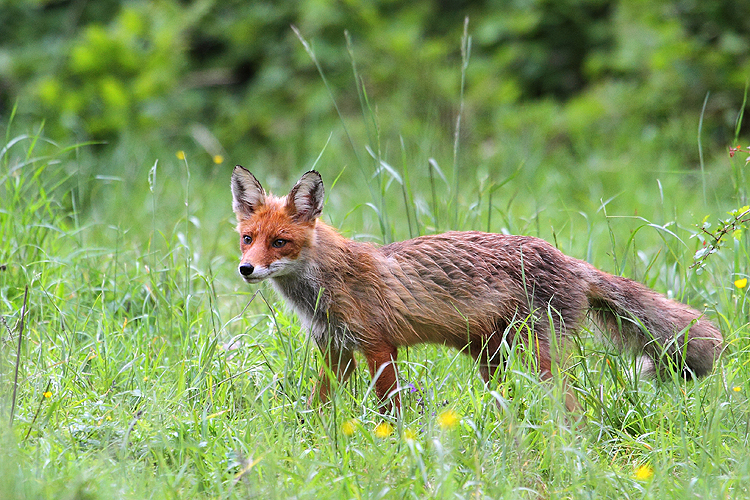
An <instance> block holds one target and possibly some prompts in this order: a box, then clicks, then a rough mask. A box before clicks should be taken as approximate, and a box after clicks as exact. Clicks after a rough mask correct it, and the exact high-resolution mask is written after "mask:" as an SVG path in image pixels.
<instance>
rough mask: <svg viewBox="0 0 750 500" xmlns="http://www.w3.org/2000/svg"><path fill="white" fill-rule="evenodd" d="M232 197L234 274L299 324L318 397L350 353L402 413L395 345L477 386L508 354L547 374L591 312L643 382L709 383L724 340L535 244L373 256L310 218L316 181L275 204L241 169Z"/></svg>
mask: <svg viewBox="0 0 750 500" xmlns="http://www.w3.org/2000/svg"><path fill="white" fill-rule="evenodd" d="M232 193H233V208H234V211H235V213H236V215H237V219H238V225H237V230H238V231H239V233H240V247H241V251H242V258H241V261H240V266H239V272H240V274H241V275H242V277H243V279H245V281H247V282H248V283H257V282H259V281H262V280H265V279H269V280H270V281H271V283H272V284H273V286H274V288H275V289H276V290H277V291H278V292H279V293H280V295H281V296H282V297H284V298H285V300H286V301H287V302H288V303H289V304H290V305H291V306H292V308H293V309H294V310H295V311H296V312H297V314H298V316H299V317H300V319H301V321H302V322H303V324H304V325H305V326H306V327H307V328H309V330H310V333H311V335H312V337H313V338H314V339H315V341H316V343H317V344H318V346H319V348H320V349H321V351H322V352H323V355H324V361H325V366H324V367H323V368H322V369H321V381H320V385H319V390H318V394H319V397H320V399H321V400H322V401H325V400H327V398H328V393H329V388H330V385H329V381H328V377H327V371H328V370H330V372H331V373H332V374H333V375H335V376H336V377H337V378H338V379H339V380H342V381H343V380H346V379H347V378H348V377H349V375H350V374H351V372H352V371H353V369H354V367H355V361H354V358H353V353H354V352H355V351H360V352H362V353H363V354H364V357H365V359H366V360H367V363H368V367H369V369H370V373H371V375H372V377H373V379H374V383H375V390H376V393H377V395H378V397H379V398H380V400H381V402H382V403H383V407H384V408H387V407H388V406H389V404H388V402H387V399H388V397H389V396H392V397H393V400H394V401H395V403H396V405H397V406H399V405H400V400H399V398H398V391H397V388H398V385H397V373H396V368H395V361H396V359H397V354H398V347H401V346H409V345H413V344H418V343H423V342H431V343H439V344H445V345H448V346H452V347H455V348H457V349H460V350H462V352H465V353H467V354H469V355H471V356H472V358H474V359H475V360H476V362H477V364H478V366H479V370H480V373H481V375H482V377H483V379H484V380H485V382H487V383H489V382H490V381H491V380H492V379H493V377H494V376H495V375H496V373H497V372H498V370H499V369H500V368H502V366H503V362H504V359H503V353H504V352H507V347H506V348H505V349H504V346H509V345H521V346H528V348H529V349H532V350H533V355H534V357H535V359H536V367H537V369H538V370H539V373H540V376H541V377H542V378H549V377H551V376H552V362H553V359H554V358H555V356H556V351H555V346H561V345H564V344H565V340H566V338H567V337H568V336H569V335H570V334H572V333H575V332H577V331H578V330H579V329H580V328H581V326H582V324H583V322H584V321H585V320H586V318H587V313H588V312H589V311H591V312H592V316H593V318H594V319H595V320H597V322H598V323H599V324H601V325H602V326H603V327H604V328H605V329H606V330H607V331H608V332H609V335H610V338H611V339H612V340H613V341H614V343H615V344H616V345H617V346H619V347H620V348H622V349H623V350H631V351H635V352H637V353H641V354H642V355H644V359H645V361H644V363H643V364H642V366H643V368H644V370H645V371H646V372H655V373H660V372H664V371H666V370H668V369H677V370H680V371H682V372H684V373H685V374H686V375H688V376H692V375H695V376H700V375H705V374H706V373H708V372H710V370H711V369H712V366H713V363H714V360H715V359H716V358H717V357H718V355H719V353H720V350H721V344H722V337H721V334H720V332H719V331H718V330H717V329H716V328H715V327H714V326H713V325H712V324H711V323H710V322H708V321H707V320H705V319H703V318H702V315H701V313H699V312H698V311H695V310H694V309H691V308H689V307H688V306H685V305H683V304H680V303H678V302H675V301H672V300H669V299H667V298H666V297H664V296H663V295H661V294H658V293H657V292H654V291H653V290H651V289H649V288H647V287H645V286H643V285H641V284H640V283H637V282H634V281H631V280H628V279H626V278H621V277H616V276H612V275H609V274H607V273H604V272H602V271H600V270H598V269H596V268H594V267H593V266H591V265H590V264H588V263H586V262H584V261H581V260H578V259H575V258H572V257H568V256H566V255H564V254H563V253H562V252H560V251H559V250H557V249H555V248H554V247H552V246H551V245H549V244H548V243H547V242H545V241H544V240H541V239H538V238H533V237H528V236H508V235H500V234H492V233H482V232H476V231H467V232H458V231H454V232H448V233H444V234H439V235H432V236H422V237H419V238H414V239H411V240H407V241H402V242H397V243H391V244H389V245H385V246H382V247H377V246H375V245H373V244H370V243H359V242H354V241H351V240H349V239H346V238H344V237H342V236H341V235H339V234H338V233H337V232H336V231H335V230H334V229H333V228H331V227H330V226H328V225H326V224H325V223H323V222H322V221H321V220H320V219H319V216H320V213H321V211H322V207H323V198H324V189H323V183H322V179H321V178H320V175H319V174H318V173H317V172H315V171H311V172H307V173H306V174H304V175H303V176H302V178H301V179H300V180H299V181H298V182H297V184H296V185H295V186H294V187H293V188H292V190H291V191H290V192H289V194H287V195H286V196H285V197H282V198H277V197H275V196H273V195H270V194H268V193H266V192H265V191H264V190H263V188H262V186H261V185H260V183H259V182H258V181H257V179H256V178H255V177H254V176H253V175H252V174H251V173H250V172H248V171H247V170H245V169H244V168H242V167H239V166H238V167H236V168H235V171H234V173H233V175H232ZM567 403H568V406H569V407H570V406H574V405H575V404H574V402H572V401H568V402H567Z"/></svg>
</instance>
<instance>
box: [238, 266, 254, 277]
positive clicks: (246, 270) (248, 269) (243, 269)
mask: <svg viewBox="0 0 750 500" xmlns="http://www.w3.org/2000/svg"><path fill="white" fill-rule="evenodd" d="M254 270H255V268H254V267H253V266H252V264H240V274H241V275H242V276H244V277H248V276H250V275H251V274H253V271H254Z"/></svg>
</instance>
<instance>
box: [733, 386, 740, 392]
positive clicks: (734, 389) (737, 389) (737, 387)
mask: <svg viewBox="0 0 750 500" xmlns="http://www.w3.org/2000/svg"><path fill="white" fill-rule="evenodd" d="M732 390H733V391H734V392H740V391H741V390H742V387H740V386H739V385H735V386H734V387H732Z"/></svg>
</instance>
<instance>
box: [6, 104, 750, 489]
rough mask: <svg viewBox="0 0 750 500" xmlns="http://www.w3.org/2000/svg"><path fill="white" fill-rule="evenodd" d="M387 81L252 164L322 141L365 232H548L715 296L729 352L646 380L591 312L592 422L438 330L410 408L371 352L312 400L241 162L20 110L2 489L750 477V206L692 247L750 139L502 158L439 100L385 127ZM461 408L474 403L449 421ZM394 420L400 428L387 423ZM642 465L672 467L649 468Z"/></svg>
mask: <svg viewBox="0 0 750 500" xmlns="http://www.w3.org/2000/svg"><path fill="white" fill-rule="evenodd" d="M362 99H363V109H364V110H365V117H364V120H363V121H364V122H367V126H365V125H364V124H363V123H361V122H359V121H357V120H354V121H353V122H351V123H347V125H348V128H347V130H346V132H345V133H344V131H343V130H336V131H334V132H333V133H332V134H331V136H330V137H331V138H330V142H329V143H328V145H327V146H326V147H325V148H323V147H322V145H323V144H326V142H325V140H323V142H321V143H320V147H321V149H322V150H323V151H322V153H321V151H308V152H307V154H306V157H307V158H308V159H309V160H308V161H309V164H307V165H300V166H298V167H294V168H293V172H291V173H290V174H289V175H283V174H282V175H281V176H279V175H277V174H275V173H274V169H272V168H270V167H269V166H266V165H263V164H252V162H251V161H252V160H251V159H248V161H249V162H248V163H245V166H247V167H249V168H251V169H252V170H253V171H254V172H255V174H256V175H257V176H258V178H259V179H260V180H261V182H262V183H263V184H264V185H265V186H266V187H267V188H271V190H272V191H275V192H277V194H281V193H283V192H285V191H286V190H287V189H288V188H289V187H290V186H291V184H292V183H293V181H294V180H295V178H296V177H297V176H298V175H299V174H300V173H301V172H302V171H304V170H306V169H307V168H309V167H311V166H312V165H313V164H314V163H315V162H316V158H318V157H319V160H318V162H317V163H316V164H315V166H316V168H317V169H318V170H320V171H321V172H322V174H323V177H324V181H325V182H326V189H327V194H328V201H327V205H326V208H325V210H324V217H325V218H326V220H328V221H329V222H331V223H332V224H333V225H335V226H337V227H339V228H340V229H341V231H342V233H344V234H346V235H348V236H350V237H354V238H359V239H371V240H375V241H380V242H384V241H391V240H393V239H403V238H408V237H410V236H415V235H417V234H424V233H431V232H436V231H442V230H447V229H481V230H490V231H496V232H512V233H518V234H531V235H536V236H541V237H543V238H545V239H547V240H548V241H550V242H552V243H554V244H555V245H556V246H558V247H559V248H560V249H562V250H563V251H565V252H566V253H568V254H570V255H573V256H576V257H579V258H584V259H586V260H588V261H590V262H592V263H593V264H595V265H597V266H598V267H600V268H603V269H605V270H607V271H609V272H613V273H619V274H623V275H626V276H629V277H631V278H634V279H637V280H640V281H642V282H644V283H646V284H648V285H649V286H651V287H653V288H655V289H657V290H659V291H661V292H663V293H667V294H670V295H672V296H674V297H675V298H678V299H680V300H684V301H687V302H689V303H691V304H692V305H694V306H695V307H698V308H703V307H705V308H707V310H708V315H709V317H711V318H712V319H713V320H714V321H716V323H717V324H719V325H720V327H721V329H722V332H723V333H724V335H725V338H726V340H727V349H726V352H725V355H724V356H723V359H722V361H721V363H720V365H719V366H718V367H717V369H716V370H715V373H714V374H712V375H710V376H709V377H706V378H705V379H703V380H701V381H699V382H697V383H684V382H680V381H674V383H664V384H654V383H652V382H650V381H644V380H637V379H636V378H634V377H633V375H632V371H633V370H632V368H633V362H632V360H630V359H629V358H627V357H624V358H620V357H617V356H615V355H613V354H612V353H610V352H608V350H607V349H606V348H603V347H601V346H598V345H596V344H594V343H593V342H590V339H589V335H588V333H587V332H584V334H583V336H582V341H581V349H582V354H581V355H580V356H578V357H576V358H575V359H574V363H573V366H572V367H571V369H570V371H571V375H572V377H573V379H574V381H575V382H574V385H575V388H576V390H577V391H578V394H579V400H580V401H581V403H582V405H583V411H584V413H585V420H584V421H583V422H582V424H581V425H580V426H578V427H576V426H573V425H571V424H570V416H569V415H567V414H566V412H565V410H564V408H563V406H562V403H561V402H562V396H561V388H560V387H559V383H558V384H551V385H546V384H542V383H540V382H539V381H538V380H537V378H536V377H535V375H534V374H533V372H532V371H531V370H529V369H528V368H527V367H526V366H527V365H526V364H525V363H524V360H523V359H517V358H520V356H514V357H512V360H511V363H510V367H509V370H508V371H507V373H506V374H505V377H504V379H503V381H502V382H501V383H500V384H499V386H498V387H496V388H493V390H487V389H486V388H485V387H484V385H483V384H482V382H481V380H480V378H479V376H478V375H477V373H476V370H475V368H474V366H472V363H471V361H470V359H469V358H468V357H465V356H463V355H461V354H459V353H457V352H455V351H451V350H447V349H443V348H440V347H435V346H423V347H418V348H411V349H409V350H408V351H407V350H403V351H402V352H401V360H400V370H401V374H402V384H403V385H404V387H406V388H407V389H406V392H405V393H404V407H405V412H404V415H403V418H402V419H401V420H398V421H396V420H394V419H392V418H390V417H385V418H384V417H381V416H380V415H379V414H378V413H377V411H376V404H375V401H374V397H373V395H372V391H371V388H370V386H369V382H370V380H369V376H368V375H367V374H366V373H365V371H364V370H363V369H362V368H360V369H359V370H358V371H357V373H356V374H355V376H354V377H353V380H352V381H351V383H349V384H347V385H344V386H339V387H338V388H337V389H336V397H335V398H334V400H333V402H332V403H330V404H328V405H326V406H325V407H324V408H322V409H317V408H309V407H308V406H307V403H306V401H307V398H308V396H309V394H310V393H311V392H312V390H313V383H314V379H315V378H316V376H317V366H318V363H319V357H318V353H317V352H316V350H315V349H314V348H313V346H312V345H311V343H310V341H309V340H308V339H307V337H306V335H305V332H304V331H302V330H301V328H300V326H299V324H298V322H297V321H296V319H295V318H294V317H293V316H292V315H290V314H289V313H288V311H287V310H286V309H285V308H284V306H283V304H282V303H281V302H280V301H279V300H278V299H277V297H275V295H274V294H273V292H272V291H271V290H270V288H269V287H268V286H265V285H264V286H260V287H249V286H247V285H245V284H243V283H242V282H241V280H240V279H239V278H238V277H237V276H236V271H235V268H236V263H237V248H236V247H237V236H236V234H235V233H234V232H233V230H232V218H233V216H232V214H231V197H230V193H229V176H230V173H231V168H230V167H229V166H228V165H220V166H210V167H205V166H203V165H198V166H197V167H195V166H193V165H191V164H190V163H189V162H190V159H191V158H192V157H193V156H198V154H197V153H195V154H194V152H188V155H187V156H188V160H187V161H181V160H178V159H177V158H176V156H175V153H176V152H175V151H172V150H170V149H169V148H168V147H167V146H164V148H163V149H162V150H161V151H157V152H155V153H154V154H153V156H149V155H148V154H144V153H143V152H142V151H139V150H138V148H137V147H136V143H135V142H132V141H131V142H125V143H123V144H121V145H119V146H118V147H115V148H114V152H113V153H107V154H101V155H99V150H98V149H97V146H86V145H81V146H73V147H60V146H58V145H56V144H54V143H52V142H51V141H48V140H47V139H45V138H44V136H43V134H42V133H41V131H32V132H30V133H28V134H26V135H23V134H19V135H14V133H13V132H12V127H9V128H8V130H7V133H6V140H5V147H4V148H0V234H1V235H2V237H1V238H0V265H2V270H0V316H1V317H2V323H0V331H2V353H1V358H0V362H1V363H2V364H1V365H0V387H1V389H2V400H1V404H2V406H1V407H0V410H1V411H0V419H2V420H4V423H3V425H2V426H0V427H1V428H2V431H0V439H2V451H0V497H1V498H86V499H89V498H91V499H96V498H102V499H105V498H106V499H109V498H248V497H260V498H514V499H515V498H534V499H536V498H639V499H640V498H659V499H662V498H689V497H701V498H746V497H747V496H748V495H750V491H749V490H750V452H748V449H749V448H748V444H749V443H748V435H749V432H750V405H749V404H748V396H749V395H750V384H749V383H748V380H750V365H749V364H748V363H747V360H748V359H750V358H749V356H750V342H749V341H748V338H750V335H748V333H749V332H748V317H749V314H750V306H749V304H748V295H747V288H744V289H739V288H736V287H735V286H734V284H733V283H734V281H735V280H736V279H739V278H742V277H747V276H748V274H750V270H749V269H748V268H749V267H750V266H749V265H748V262H750V251H749V250H748V249H749V248H750V246H749V245H748V239H749V238H750V235H748V233H747V230H744V232H743V233H742V235H741V238H740V239H739V240H730V241H729V242H728V243H726V244H725V245H724V247H723V248H722V250H721V251H720V252H718V253H716V254H713V255H711V256H710V258H709V259H708V260H707V261H706V266H705V268H704V272H703V273H700V274H699V273H697V272H696V271H695V270H694V269H691V268H690V266H691V264H692V262H693V255H694V253H695V252H696V251H697V250H698V249H699V248H700V246H701V243H700V241H699V239H698V238H695V237H693V236H694V235H696V234H697V233H699V232H700V230H699V228H698V226H699V225H700V224H701V223H702V221H703V218H704V216H708V217H709V218H708V220H709V221H714V225H715V221H717V220H718V219H721V218H726V212H727V211H729V210H734V209H736V208H738V207H739V206H741V205H743V204H746V203H747V201H746V196H747V193H746V186H743V185H742V183H739V182H733V179H738V178H740V177H741V176H744V175H745V173H744V170H743V168H745V169H746V168H747V167H744V166H743V164H742V159H740V158H737V159H736V161H738V162H739V163H732V164H730V163H728V162H727V160H725V159H724V157H723V156H721V153H720V152H704V153H703V155H704V160H705V165H704V168H705V176H701V173H700V171H696V170H695V169H693V168H690V167H689V166H685V165H682V164H681V163H680V161H681V160H680V158H682V157H683V156H684V155H683V154H682V153H683V152H675V153H674V154H671V153H670V152H669V151H659V155H658V158H654V152H655V149H654V147H643V148H639V144H638V142H639V141H638V140H635V139H634V146H633V149H632V154H630V155H629V156H627V157H622V156H620V155H615V154H613V153H611V152H610V151H609V150H608V149H607V148H606V145H604V144H600V145H598V146H597V148H595V150H594V151H593V152H592V154H590V155H588V157H587V158H585V159H583V160H581V159H579V158H576V157H575V155H572V154H567V153H565V152H564V151H561V150H560V151H552V152H550V151H547V152H545V150H544V144H545V142H546V138H544V137H535V136H533V134H527V133H526V131H520V132H519V134H518V135H517V136H513V137H504V138H502V139H503V140H502V142H500V143H498V144H497V145H495V146H494V147H498V148H502V149H503V150H504V151H505V152H506V155H505V156H506V157H507V160H505V161H503V162H502V163H501V164H500V165H490V164H486V163H484V162H483V160H482V158H483V156H482V147H483V146H482V145H477V144H471V143H470V142H468V141H463V142H461V144H460V148H459V147H458V143H457V142H456V143H454V142H453V136H452V134H451V133H447V134H443V135H442V136H441V133H440V132H435V130H434V124H429V123H426V124H422V125H421V126H423V127H424V129H419V130H417V131H411V133H412V135H419V133H420V131H421V132H422V137H423V139H424V140H423V142H413V141H412V142H409V141H404V140H403V138H402V137H398V136H389V135H387V134H386V133H381V132H380V131H379V130H380V124H379V123H378V120H379V118H378V115H377V113H376V112H375V111H373V108H372V107H371V105H370V103H369V102H367V97H366V95H363V96H362ZM343 123H344V118H342V124H343ZM373 124H374V125H373ZM387 125H388V126H390V127H392V126H393V124H387ZM696 126H697V118H696ZM368 127H369V128H368ZM634 136H635V134H634ZM445 137H447V138H448V139H447V141H446V140H444V139H445ZM457 138H458V136H456V140H458V139H457ZM655 141H657V142H658V138H657V139H656V140H655ZM485 147H486V145H485ZM368 148H369V151H368ZM678 153H679V154H678ZM696 156H697V151H696ZM156 160H158V162H156V163H155V161H156ZM459 160H460V162H459ZM238 162H243V160H238ZM107 163H111V164H112V165H106V164H107ZM114 165H116V167H115V166H114ZM449 165H454V167H452V168H453V169H454V170H455V172H451V168H449V167H448V166H449ZM644 166H645V167H644ZM287 168H292V167H289V166H287ZM98 172H106V174H97V173H98ZM113 172H115V173H113ZM458 175H460V176H461V178H460V182H459V179H458V178H457V176H458ZM742 178H743V179H744V177H742ZM457 187H458V189H459V190H457ZM703 189H706V192H707V200H708V202H706V203H704V200H703V196H702V195H701V193H702V192H703ZM26 287H28V306H27V311H26V314H25V316H23V318H22V316H21V311H22V305H23V299H24V290H25V288H26ZM258 290H259V291H258ZM22 324H23V336H22V338H21V342H20V351H19V352H20V354H18V355H17V349H18V346H19V343H18V339H19V332H20V331H21V325H22ZM16 369H18V375H17V376H16ZM14 394H15V396H14ZM497 403H499V404H497ZM12 406H14V415H13V419H12V422H11V421H10V419H11V407H12ZM500 408H501V409H500ZM449 410H450V411H453V412H455V413H456V414H457V415H458V416H459V417H460V419H459V420H458V422H456V423H455V425H447V426H441V422H442V423H445V415H446V413H445V412H446V411H449ZM383 421H385V422H388V423H389V424H390V425H391V426H392V428H391V429H392V432H391V433H390V434H389V435H387V436H380V437H378V436H377V435H376V432H375V430H376V427H377V426H378V425H379V424H381V423H382V422H383ZM6 422H10V425H8V424H7V423H6ZM380 429H383V427H381V428H380ZM345 430H346V432H345ZM639 467H645V469H640V470H641V471H644V470H645V471H647V472H648V473H646V474H645V475H646V476H648V475H650V473H651V472H653V475H652V476H651V477H648V478H643V477H641V478H639V477H637V474H636V471H637V470H638V468H639Z"/></svg>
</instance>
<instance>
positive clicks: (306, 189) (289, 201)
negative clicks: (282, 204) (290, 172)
mask: <svg viewBox="0 0 750 500" xmlns="http://www.w3.org/2000/svg"><path fill="white" fill-rule="evenodd" d="M324 197H325V189H324V188H323V179H322V178H321V177H320V174H319V173H318V172H316V171H315V170H310V171H309V172H307V173H305V174H304V175H303V176H302V177H300V180H298V181H297V184H295V185H294V187H293V188H292V190H291V191H289V194H288V195H287V196H286V207H287V210H288V211H289V214H290V215H291V216H292V217H294V219H295V220H298V221H301V222H306V221H312V220H315V219H317V218H318V217H319V216H320V213H321V212H322V211H323V198H324Z"/></svg>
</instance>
